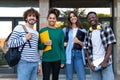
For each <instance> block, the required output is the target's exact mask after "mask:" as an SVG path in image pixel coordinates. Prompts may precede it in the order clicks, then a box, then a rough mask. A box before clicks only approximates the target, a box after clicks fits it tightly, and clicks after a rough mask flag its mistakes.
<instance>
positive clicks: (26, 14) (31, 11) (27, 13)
mask: <svg viewBox="0 0 120 80" xmlns="http://www.w3.org/2000/svg"><path fill="white" fill-rule="evenodd" d="M29 14H35V16H36V19H37V20H39V16H40V14H39V12H38V11H37V10H35V9H33V8H30V9H28V10H26V11H25V12H24V14H23V20H24V21H25V22H26V18H27V16H28V15H29Z"/></svg>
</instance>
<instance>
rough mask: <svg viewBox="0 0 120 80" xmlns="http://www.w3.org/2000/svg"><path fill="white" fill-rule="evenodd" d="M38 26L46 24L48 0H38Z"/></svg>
mask: <svg viewBox="0 0 120 80" xmlns="http://www.w3.org/2000/svg"><path fill="white" fill-rule="evenodd" d="M39 6H40V7H39V12H40V20H39V22H40V28H42V27H45V26H47V14H48V10H49V0H39Z"/></svg>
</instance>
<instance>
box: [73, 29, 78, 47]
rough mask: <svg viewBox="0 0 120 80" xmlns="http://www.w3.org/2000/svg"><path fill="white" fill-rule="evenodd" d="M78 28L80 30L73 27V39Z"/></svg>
mask: <svg viewBox="0 0 120 80" xmlns="http://www.w3.org/2000/svg"><path fill="white" fill-rule="evenodd" d="M77 30H78V28H73V36H72V37H73V39H74V38H75V36H76V33H77ZM72 46H73V42H72Z"/></svg>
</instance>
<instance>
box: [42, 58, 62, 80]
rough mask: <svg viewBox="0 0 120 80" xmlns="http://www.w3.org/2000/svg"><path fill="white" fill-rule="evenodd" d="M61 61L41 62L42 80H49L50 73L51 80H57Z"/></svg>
mask: <svg viewBox="0 0 120 80" xmlns="http://www.w3.org/2000/svg"><path fill="white" fill-rule="evenodd" d="M60 64H61V61H60V60H59V61H54V62H42V71H43V80H50V73H51V71H52V80H58V78H59V72H60Z"/></svg>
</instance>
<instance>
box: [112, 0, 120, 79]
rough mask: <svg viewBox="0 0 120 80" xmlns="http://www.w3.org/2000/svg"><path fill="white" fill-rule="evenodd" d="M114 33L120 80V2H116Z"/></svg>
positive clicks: (117, 73) (115, 64) (116, 63)
mask: <svg viewBox="0 0 120 80" xmlns="http://www.w3.org/2000/svg"><path fill="white" fill-rule="evenodd" d="M113 22H114V26H113V28H114V32H115V36H116V39H117V43H116V45H115V46H114V54H113V55H114V72H115V80H120V0H114V20H113Z"/></svg>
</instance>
